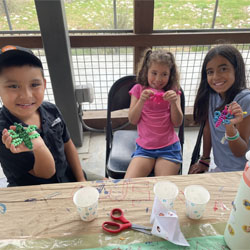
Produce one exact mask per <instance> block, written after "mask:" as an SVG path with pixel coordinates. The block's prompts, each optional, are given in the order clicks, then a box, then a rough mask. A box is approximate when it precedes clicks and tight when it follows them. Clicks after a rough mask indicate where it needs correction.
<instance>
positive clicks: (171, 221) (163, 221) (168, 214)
mask: <svg viewBox="0 0 250 250" xmlns="http://www.w3.org/2000/svg"><path fill="white" fill-rule="evenodd" d="M150 223H151V224H153V227H152V231H151V233H152V234H153V235H155V236H158V237H161V238H163V239H165V240H167V241H170V242H172V243H174V244H176V245H180V246H189V243H188V242H187V241H186V239H185V237H184V235H183V234H182V232H181V229H180V225H179V220H178V216H177V214H176V212H175V211H174V210H168V209H166V208H165V207H164V206H163V205H162V204H161V202H160V201H159V200H158V199H157V198H155V200H154V205H153V209H152V214H151V218H150Z"/></svg>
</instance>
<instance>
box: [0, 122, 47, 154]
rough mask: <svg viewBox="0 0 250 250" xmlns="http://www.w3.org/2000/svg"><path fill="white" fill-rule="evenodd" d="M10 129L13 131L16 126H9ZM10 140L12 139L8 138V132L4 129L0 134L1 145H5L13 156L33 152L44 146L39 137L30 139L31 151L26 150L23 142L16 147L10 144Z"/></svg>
mask: <svg viewBox="0 0 250 250" xmlns="http://www.w3.org/2000/svg"><path fill="white" fill-rule="evenodd" d="M10 129H12V130H14V131H15V130H16V126H10ZM32 133H37V132H35V131H34V132H32ZM32 133H31V134H32ZM12 140H13V138H12V137H11V136H10V134H9V132H8V130H7V129H4V130H3V132H2V142H3V144H5V147H6V148H8V149H9V150H10V151H11V152H12V153H13V154H17V153H21V152H27V151H35V150H37V149H39V148H40V147H42V146H44V145H45V144H44V141H43V139H42V138H41V137H40V136H39V137H37V138H35V139H32V143H33V149H29V148H27V147H26V146H25V145H24V143H23V142H22V143H21V144H19V145H18V146H14V145H13V144H12Z"/></svg>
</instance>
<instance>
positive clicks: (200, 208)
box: [184, 185, 210, 219]
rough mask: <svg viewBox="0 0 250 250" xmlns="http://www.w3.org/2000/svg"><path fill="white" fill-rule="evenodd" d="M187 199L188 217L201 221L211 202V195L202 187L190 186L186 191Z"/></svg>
mask: <svg viewBox="0 0 250 250" xmlns="http://www.w3.org/2000/svg"><path fill="white" fill-rule="evenodd" d="M184 195H185V199H186V215H187V216H188V217H189V218H190V219H200V218H201V217H202V216H203V214H204V211H205V209H206V205H207V203H208V201H209V200H210V194H209V192H208V191H207V189H206V188H204V187H203V186H201V185H190V186H187V187H186V188H185V190H184Z"/></svg>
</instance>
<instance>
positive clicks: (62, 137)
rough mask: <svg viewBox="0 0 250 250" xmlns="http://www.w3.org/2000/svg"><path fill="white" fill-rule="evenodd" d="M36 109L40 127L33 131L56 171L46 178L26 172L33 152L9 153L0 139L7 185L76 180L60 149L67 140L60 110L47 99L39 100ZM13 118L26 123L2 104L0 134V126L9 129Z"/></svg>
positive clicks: (31, 162) (0, 150)
mask: <svg viewBox="0 0 250 250" xmlns="http://www.w3.org/2000/svg"><path fill="white" fill-rule="evenodd" d="M38 110H39V112H40V116H41V130H40V129H37V132H38V133H39V134H40V135H41V137H42V138H43V140H44V142H45V144H46V145H47V147H48V148H49V150H50V152H51V154H52V155H53V157H54V160H55V165H56V173H55V175H54V176H53V177H52V178H50V179H44V178H39V177H35V176H33V175H31V174H29V173H28V172H29V171H30V170H31V169H32V168H33V166H34V155H33V152H32V151H30V152H23V153H18V154H13V153H12V152H11V151H10V150H9V149H7V148H6V147H5V145H4V144H3V142H2V140H0V163H1V166H2V168H3V172H4V174H5V176H6V177H7V180H8V182H9V186H24V185H36V184H48V183H58V182H69V181H76V179H75V177H74V175H73V173H72V170H71V167H70V166H69V163H68V162H67V159H66V155H65V152H64V143H66V142H68V140H69V139H70V135H69V132H68V129H67V127H66V124H65V122H64V120H63V118H62V115H61V113H60V111H59V110H58V108H57V107H56V105H54V104H52V103H49V102H43V103H42V105H41V106H40V107H39V109H38ZM14 122H17V123H22V125H23V126H25V127H27V126H28V125H27V124H24V123H23V122H21V121H20V120H19V119H18V118H16V117H15V116H13V115H12V114H11V113H10V112H9V110H8V109H7V108H6V107H4V106H3V107H2V108H1V109H0V135H1V136H2V131H3V129H4V128H7V129H9V127H10V126H11V125H13V124H14Z"/></svg>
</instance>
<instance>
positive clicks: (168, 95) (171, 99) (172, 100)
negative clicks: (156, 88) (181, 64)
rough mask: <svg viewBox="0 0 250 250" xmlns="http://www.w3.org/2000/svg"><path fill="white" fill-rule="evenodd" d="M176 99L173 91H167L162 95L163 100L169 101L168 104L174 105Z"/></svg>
mask: <svg viewBox="0 0 250 250" xmlns="http://www.w3.org/2000/svg"><path fill="white" fill-rule="evenodd" d="M177 99H178V98H177V94H176V92H175V91H174V90H168V91H166V92H165V93H164V95H163V100H164V101H169V102H170V103H176V102H177Z"/></svg>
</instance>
